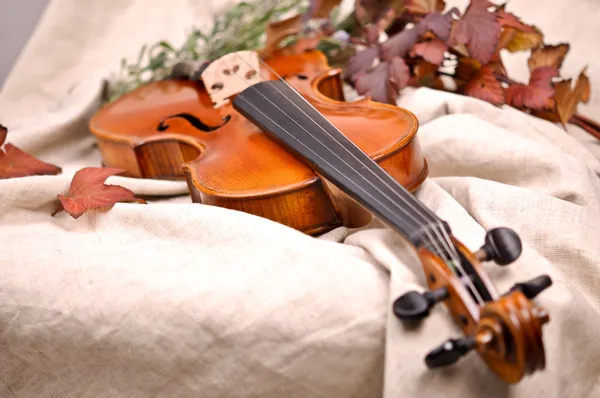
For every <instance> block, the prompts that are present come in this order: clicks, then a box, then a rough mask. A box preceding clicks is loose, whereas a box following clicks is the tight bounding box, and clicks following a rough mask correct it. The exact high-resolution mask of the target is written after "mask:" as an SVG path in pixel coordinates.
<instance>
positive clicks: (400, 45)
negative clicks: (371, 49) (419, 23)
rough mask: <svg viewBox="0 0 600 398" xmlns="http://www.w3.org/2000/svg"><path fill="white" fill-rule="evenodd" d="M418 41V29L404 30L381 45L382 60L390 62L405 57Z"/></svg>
mask: <svg viewBox="0 0 600 398" xmlns="http://www.w3.org/2000/svg"><path fill="white" fill-rule="evenodd" d="M418 40H419V31H418V29H417V28H412V29H406V30H403V31H402V32H400V33H397V34H395V35H394V36H392V37H390V38H389V39H388V40H386V41H385V42H384V43H382V44H381V53H382V58H383V59H384V60H386V61H389V60H391V59H392V58H394V57H396V56H398V57H404V56H405V55H406V53H407V52H408V51H410V49H412V48H413V47H414V45H415V44H416V43H417V41H418Z"/></svg>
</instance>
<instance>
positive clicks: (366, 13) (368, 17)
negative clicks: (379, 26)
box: [354, 0, 404, 26]
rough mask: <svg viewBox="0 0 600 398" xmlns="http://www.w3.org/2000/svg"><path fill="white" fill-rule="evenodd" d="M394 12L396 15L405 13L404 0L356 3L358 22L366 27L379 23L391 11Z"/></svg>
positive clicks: (374, 0)
mask: <svg viewBox="0 0 600 398" xmlns="http://www.w3.org/2000/svg"><path fill="white" fill-rule="evenodd" d="M390 9H391V10H394V12H395V14H396V15H400V14H402V12H404V1H403V0H356V1H355V3H354V15H355V16H356V19H357V20H358V22H359V23H360V24H361V25H363V26H365V25H368V24H370V23H373V22H375V23H376V22H378V21H379V20H380V19H381V18H384V17H385V16H386V15H388V16H389V14H388V12H389V10H390Z"/></svg>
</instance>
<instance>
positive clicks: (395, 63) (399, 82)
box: [388, 57, 410, 102]
mask: <svg viewBox="0 0 600 398" xmlns="http://www.w3.org/2000/svg"><path fill="white" fill-rule="evenodd" d="M388 74H389V80H390V85H391V86H392V87H391V88H392V96H393V98H392V100H393V102H396V97H397V96H398V93H399V92H400V90H402V89H403V88H404V87H406V85H407V84H408V80H409V79H410V69H409V68H408V65H406V62H404V60H403V59H402V58H400V57H394V58H392V60H391V61H390V63H389V69H388Z"/></svg>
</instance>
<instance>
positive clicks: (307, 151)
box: [233, 80, 449, 247]
mask: <svg viewBox="0 0 600 398" xmlns="http://www.w3.org/2000/svg"><path fill="white" fill-rule="evenodd" d="M233 106H234V108H235V109H236V110H237V111H238V112H240V113H241V114H242V115H244V116H245V117H246V118H247V119H249V120H250V121H252V122H253V123H254V124H255V125H257V126H258V127H259V128H261V129H262V130H263V131H265V132H267V133H269V134H270V135H272V136H274V137H275V138H276V139H278V140H279V142H280V143H283V144H284V146H285V147H287V148H288V149H289V150H291V152H295V153H296V155H299V157H300V158H301V159H303V160H304V161H305V162H306V163H308V164H309V165H310V166H311V167H312V168H313V169H314V170H316V171H317V172H318V173H319V174H320V175H322V176H324V177H325V178H327V179H328V180H329V181H330V182H332V183H333V184H334V185H336V186H338V187H339V188H340V189H341V190H342V191H344V192H345V193H346V194H348V195H349V196H350V197H352V198H353V199H354V200H356V201H357V202H359V203H360V204H361V205H362V206H364V207H365V208H366V209H368V210H369V211H371V212H372V213H373V214H374V215H376V216H377V217H378V218H379V219H380V220H381V221H383V222H385V223H386V224H388V225H389V226H390V227H392V228H393V229H395V230H396V231H397V232H399V233H400V234H402V235H403V236H404V237H405V238H407V239H408V240H410V241H411V243H412V244H413V245H415V246H417V247H419V246H421V245H423V244H424V243H426V242H427V236H428V235H429V236H430V235H431V234H430V232H431V231H432V230H433V229H435V228H440V227H441V228H445V229H446V232H449V228H448V225H447V224H446V223H445V222H443V221H442V220H440V219H439V218H437V217H436V216H435V215H434V214H433V213H432V212H431V211H430V210H429V209H427V208H426V207H425V206H424V205H423V204H422V203H421V202H419V201H418V200H417V199H416V198H415V197H414V195H412V194H411V193H410V192H409V191H408V190H407V189H405V188H404V187H403V186H402V185H401V184H400V183H398V182H397V181H396V180H394V179H393V178H392V177H391V176H390V175H389V174H388V173H387V172H386V171H385V170H384V169H383V168H381V166H379V165H378V164H377V163H376V162H375V161H373V160H372V159H371V158H370V157H369V156H368V155H367V154H366V153H364V152H363V151H362V150H361V149H360V148H358V147H357V146H356V145H355V144H354V143H353V142H352V141H350V140H349V139H348V138H346V136H345V135H344V134H342V133H341V132H340V131H339V130H338V129H337V128H336V127H335V126H333V125H332V124H331V123H330V122H329V121H328V120H327V119H326V118H325V117H324V116H323V115H322V114H321V113H320V112H318V111H317V110H316V109H315V108H314V107H313V106H312V105H310V104H309V103H308V102H307V101H306V100H305V99H304V98H303V97H302V96H301V95H300V94H298V92H297V91H295V90H294V89H293V88H292V87H290V86H289V85H288V84H287V82H285V81H283V80H277V81H265V82H261V83H258V84H255V85H253V86H251V87H249V88H247V89H245V90H244V91H242V92H241V93H240V94H238V95H237V97H236V98H235V99H234V100H233Z"/></svg>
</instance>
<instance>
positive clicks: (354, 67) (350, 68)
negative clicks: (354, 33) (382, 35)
mask: <svg viewBox="0 0 600 398" xmlns="http://www.w3.org/2000/svg"><path fill="white" fill-rule="evenodd" d="M378 55H379V54H378V51H377V47H369V48H367V49H365V50H362V51H358V52H356V53H355V54H354V55H352V56H351V57H350V59H349V60H348V65H347V66H346V70H345V71H344V74H345V75H346V76H348V77H349V78H351V79H353V78H354V76H355V75H357V74H359V73H362V72H366V71H368V70H369V69H371V67H372V66H373V62H374V61H375V59H376V58H377V57H378Z"/></svg>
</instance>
